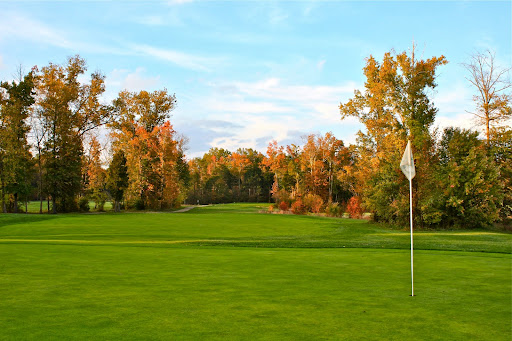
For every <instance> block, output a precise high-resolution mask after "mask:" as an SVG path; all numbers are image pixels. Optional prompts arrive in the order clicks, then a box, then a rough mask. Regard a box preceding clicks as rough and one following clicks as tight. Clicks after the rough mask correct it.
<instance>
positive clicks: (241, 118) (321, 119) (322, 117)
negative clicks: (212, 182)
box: [182, 78, 360, 156]
mask: <svg viewBox="0 0 512 341" xmlns="http://www.w3.org/2000/svg"><path fill="white" fill-rule="evenodd" d="M208 85H209V86H210V88H211V90H212V93H211V94H210V95H209V96H207V98H206V99H204V100H201V101H200V102H201V103H202V109H201V108H197V112H198V113H200V112H201V111H204V108H208V109H207V110H208V114H207V115H208V118H210V119H215V120H220V121H222V122H229V124H226V125H225V126H223V125H216V126H215V127H211V129H208V130H209V132H208V134H209V136H210V138H209V139H208V140H207V141H204V142H205V143H204V144H203V146H202V148H203V149H204V150H202V151H201V152H206V150H207V149H208V148H210V147H220V148H226V149H229V150H235V149H237V148H239V147H245V148H255V149H257V150H259V151H261V152H265V150H266V146H267V145H268V142H269V141H270V140H273V139H275V140H277V141H278V143H281V144H290V143H295V144H302V142H303V141H302V139H301V136H302V135H306V134H310V133H320V134H323V133H325V132H327V131H332V132H333V133H335V135H336V136H337V137H338V138H341V139H343V140H344V141H345V142H346V143H347V142H353V141H354V136H353V135H354V134H355V133H356V132H357V130H358V129H359V128H360V124H359V123H358V122H357V120H356V119H349V120H345V121H343V122H341V120H340V114H339V109H338V106H339V103H340V101H343V100H345V99H346V98H348V97H349V96H350V95H351V94H352V93H353V89H354V88H355V84H354V83H346V84H344V85H337V86H325V85H319V86H315V85H297V84H286V83H285V82H283V81H282V80H281V79H279V78H266V79H261V80H258V81H255V82H222V83H209V84H208ZM182 109H183V110H186V111H189V110H190V111H194V110H191V108H185V107H183V108H182ZM199 115H200V114H199ZM200 128H201V127H198V128H197V129H196V130H197V132H196V131H195V130H194V129H192V127H187V134H189V135H190V136H191V137H193V136H196V135H199V134H200V132H199V130H201V129H203V128H201V129H200ZM201 131H202V130H201ZM213 132H215V133H213ZM347 132H348V133H347ZM202 133H203V134H204V133H205V132H204V131H202ZM201 152H198V151H196V150H194V151H193V155H195V156H197V155H200V153H201Z"/></svg>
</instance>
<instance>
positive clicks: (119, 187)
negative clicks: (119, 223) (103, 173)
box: [106, 150, 128, 212]
mask: <svg viewBox="0 0 512 341" xmlns="http://www.w3.org/2000/svg"><path fill="white" fill-rule="evenodd" d="M127 187H128V167H127V166H126V157H125V156H124V152H123V151H122V150H119V151H117V152H116V153H115V154H114V156H113V157H112V161H111V162H110V166H109V167H108V169H107V181H106V188H107V190H108V191H109V192H110V195H111V196H112V199H113V201H114V211H115V212H119V211H120V210H121V201H122V200H123V195H124V191H125V190H126V188H127Z"/></svg>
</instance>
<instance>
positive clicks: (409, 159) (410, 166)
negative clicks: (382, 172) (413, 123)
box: [400, 141, 416, 181]
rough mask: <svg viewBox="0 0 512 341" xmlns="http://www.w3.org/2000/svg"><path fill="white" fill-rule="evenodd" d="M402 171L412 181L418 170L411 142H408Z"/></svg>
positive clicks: (401, 165) (401, 167)
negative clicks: (415, 166)
mask: <svg viewBox="0 0 512 341" xmlns="http://www.w3.org/2000/svg"><path fill="white" fill-rule="evenodd" d="M400 169H401V170H402V172H403V173H404V174H405V176H406V177H407V179H408V180H409V181H410V180H412V179H413V178H414V176H415V175H416V168H414V158H413V156H412V149H411V141H408V142H407V147H406V148H405V152H404V156H402V162H400Z"/></svg>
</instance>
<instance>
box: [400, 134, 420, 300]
mask: <svg viewBox="0 0 512 341" xmlns="http://www.w3.org/2000/svg"><path fill="white" fill-rule="evenodd" d="M400 169H401V170H402V172H403V173H404V174H405V176H406V177H407V179H409V195H410V197H409V203H410V218H411V296H414V247H413V239H412V222H413V220H412V179H413V178H414V176H415V175H416V169H415V168H414V158H413V156H412V150H411V141H408V142H407V147H406V148H405V152H404V156H403V157H402V162H400Z"/></svg>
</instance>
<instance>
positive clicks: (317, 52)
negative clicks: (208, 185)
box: [0, 0, 512, 156]
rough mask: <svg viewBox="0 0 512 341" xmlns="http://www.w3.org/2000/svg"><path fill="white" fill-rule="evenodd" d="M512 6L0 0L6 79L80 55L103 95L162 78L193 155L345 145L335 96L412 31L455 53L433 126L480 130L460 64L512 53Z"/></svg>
mask: <svg viewBox="0 0 512 341" xmlns="http://www.w3.org/2000/svg"><path fill="white" fill-rule="evenodd" d="M511 18H512V6H511V2H510V1H499V2H490V1H482V2H478V1H438V2H420V1H394V2H390V1H371V2H370V1H360V2H350V1H283V2H274V1H245V2H244V1H185V0H181V1H163V2H162V1H112V2H110V1H106V2H103V1H72V2H64V1H54V2H50V1H1V0H0V79H2V80H8V79H11V78H12V75H13V74H15V70H16V68H17V66H19V65H20V64H21V65H23V66H24V67H25V69H27V70H29V69H30V67H32V66H33V65H38V66H44V65H47V64H48V63H49V62H53V63H64V62H65V60H66V58H67V57H68V56H71V55H74V54H79V55H80V56H82V57H83V58H85V59H86V61H87V64H88V66H89V71H95V70H100V71H102V72H103V73H104V74H105V75H106V84H107V93H106V94H105V100H106V101H108V100H111V99H113V98H115V97H116V95H117V93H118V92H119V91H120V90H123V89H128V90H130V91H139V90H142V89H144V90H150V91H151V90H156V89H162V88H167V89H168V90H169V91H170V92H171V93H175V94H176V97H177V99H178V107H177V108H176V109H175V110H174V111H173V113H172V118H171V121H172V123H173V124H174V126H175V128H176V130H177V131H178V132H179V133H181V134H184V135H186V136H187V137H188V138H189V145H188V147H189V149H188V155H189V156H199V155H201V154H202V153H204V152H206V151H207V150H208V149H209V148H210V147H222V148H227V149H230V150H235V149H236V148H238V147H252V148H256V149H258V150H260V151H265V149H266V146H267V145H268V142H269V141H270V140H271V139H276V140H277V141H278V142H279V143H281V144H289V143H296V144H300V143H301V141H302V139H301V136H304V135H306V134H310V133H321V134H323V133H325V132H327V131H331V132H333V133H334V134H335V135H336V136H337V137H338V138H340V139H342V140H344V141H345V143H346V144H349V143H353V142H354V141H355V134H356V133H357V131H358V130H359V129H360V128H361V127H360V125H359V123H358V122H356V121H355V120H347V121H343V122H342V121H340V119H339V111H338V105H339V103H340V102H345V101H347V100H348V99H349V98H350V97H351V96H352V95H353V91H354V89H362V88H363V84H364V77H363V74H362V68H363V66H364V63H365V58H366V57H368V56H369V55H370V54H371V55H373V56H375V57H376V58H377V59H379V60H380V59H381V58H382V56H383V54H384V53H385V52H387V51H390V50H392V49H394V50H395V51H397V52H402V51H404V50H410V48H411V45H412V41H413V40H414V42H415V43H416V44H417V49H416V54H417V55H420V56H422V57H424V58H430V57H432V56H439V55H444V56H446V58H447V59H448V61H449V64H448V65H445V66H442V67H441V68H440V69H439V77H438V80H437V83H438V85H439V86H438V88H437V89H436V92H435V93H433V94H432V98H433V101H434V103H435V104H436V106H437V107H438V108H439V113H438V118H437V121H436V126H439V127H445V126H449V125H455V126H461V127H465V128H475V124H474V122H473V121H472V120H471V115H470V114H468V113H467V112H466V111H467V110H469V111H470V110H472V108H473V103H472V101H471V96H472V94H473V89H472V88H471V87H470V85H469V82H468V81H467V80H466V79H465V76H466V73H465V70H464V68H463V67H462V66H461V63H463V62H466V61H468V59H469V56H470V55H471V54H472V53H474V52H475V51H483V50H485V49H492V50H493V51H495V52H496V58H497V61H498V63H499V64H500V65H502V66H505V67H509V66H510V65H512V42H511V41H512V36H511V31H512V28H511V27H512V26H511V25H512V20H511Z"/></svg>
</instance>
